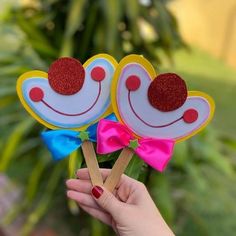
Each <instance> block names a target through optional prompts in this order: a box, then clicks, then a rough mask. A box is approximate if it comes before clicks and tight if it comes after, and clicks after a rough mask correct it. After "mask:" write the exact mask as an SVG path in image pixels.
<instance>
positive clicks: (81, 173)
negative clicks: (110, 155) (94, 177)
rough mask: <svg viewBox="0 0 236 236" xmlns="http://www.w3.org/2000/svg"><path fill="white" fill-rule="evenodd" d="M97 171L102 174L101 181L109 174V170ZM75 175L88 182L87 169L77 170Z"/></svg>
mask: <svg viewBox="0 0 236 236" xmlns="http://www.w3.org/2000/svg"><path fill="white" fill-rule="evenodd" d="M99 170H100V172H101V174H102V178H103V181H104V180H105V179H106V178H107V177H108V175H109V174H110V173H111V170H110V169H99ZM76 175H77V177H78V178H79V179H84V180H90V175H89V171H88V168H82V169H79V170H77V172H76Z"/></svg>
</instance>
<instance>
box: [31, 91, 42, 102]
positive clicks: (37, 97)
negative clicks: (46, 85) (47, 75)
mask: <svg viewBox="0 0 236 236" xmlns="http://www.w3.org/2000/svg"><path fill="white" fill-rule="evenodd" d="M29 97H30V99H31V100H32V101H33V102H40V101H42V100H43V97H44V93H43V90H42V89H41V88H38V87H35V88H32V89H31V90H30V92H29Z"/></svg>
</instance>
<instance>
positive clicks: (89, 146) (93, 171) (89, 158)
mask: <svg viewBox="0 0 236 236" xmlns="http://www.w3.org/2000/svg"><path fill="white" fill-rule="evenodd" d="M81 147H82V151H83V153H84V159H85V162H86V165H87V168H88V171H89V175H90V178H91V182H92V184H93V186H95V185H100V186H101V185H103V179H102V175H101V173H100V171H99V165H98V161H97V156H96V153H95V151H94V147H93V143H92V142H90V141H84V142H83V143H82V146H81Z"/></svg>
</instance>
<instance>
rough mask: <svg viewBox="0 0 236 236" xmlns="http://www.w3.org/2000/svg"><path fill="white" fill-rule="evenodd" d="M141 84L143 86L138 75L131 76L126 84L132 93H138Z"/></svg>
mask: <svg viewBox="0 0 236 236" xmlns="http://www.w3.org/2000/svg"><path fill="white" fill-rule="evenodd" d="M140 84H141V80H140V78H139V77H138V76H136V75H131V76H129V77H128V79H127V80H126V83H125V85H126V88H127V89H128V90H130V91H136V90H137V89H139V87H140Z"/></svg>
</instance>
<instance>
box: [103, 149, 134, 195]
mask: <svg viewBox="0 0 236 236" xmlns="http://www.w3.org/2000/svg"><path fill="white" fill-rule="evenodd" d="M133 155H134V151H133V150H132V149H130V148H124V149H123V150H122V152H121V153H120V156H119V157H118V159H117V160H116V162H115V164H114V166H113V168H112V170H111V173H110V175H109V176H108V177H107V179H106V181H105V183H104V187H105V188H106V189H107V190H109V191H110V192H112V191H113V190H114V189H115V187H116V185H117V184H118V182H119V180H120V177H121V175H122V174H123V173H124V171H125V169H126V167H127V166H128V164H129V162H130V161H131V159H132V156H133Z"/></svg>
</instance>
